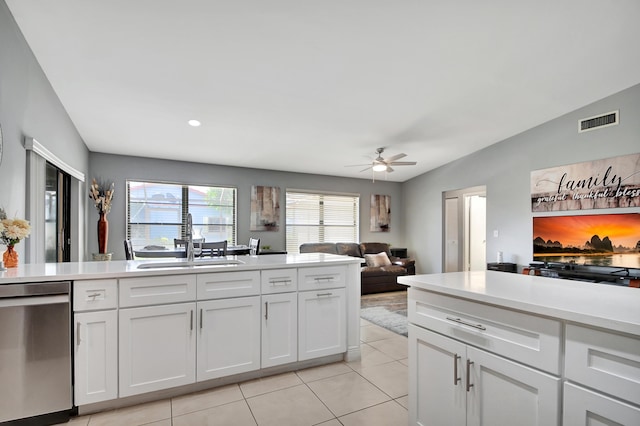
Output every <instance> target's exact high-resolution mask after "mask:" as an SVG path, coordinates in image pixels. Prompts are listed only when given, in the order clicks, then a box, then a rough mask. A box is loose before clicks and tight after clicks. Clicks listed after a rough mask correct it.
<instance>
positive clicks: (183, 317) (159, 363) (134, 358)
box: [119, 303, 196, 397]
mask: <svg viewBox="0 0 640 426" xmlns="http://www.w3.org/2000/svg"><path fill="white" fill-rule="evenodd" d="M195 308H196V305H195V303H182V304H177V305H160V306H150V307H145V308H131V309H121V310H120V314H119V317H120V324H119V329H120V397H125V396H130V395H136V394H140V393H145V392H151V391H156V390H160V389H166V388H170V387H173V386H180V385H186V384H189V383H193V382H195V377H196V370H195V349H196V330H195Z"/></svg>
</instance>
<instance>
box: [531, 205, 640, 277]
mask: <svg viewBox="0 0 640 426" xmlns="http://www.w3.org/2000/svg"><path fill="white" fill-rule="evenodd" d="M533 257H534V260H536V261H543V262H562V263H565V262H575V263H576V264H579V265H593V266H614V267H621V268H640V213H626V214H603V215H579V216H578V215H574V216H552V217H534V218H533Z"/></svg>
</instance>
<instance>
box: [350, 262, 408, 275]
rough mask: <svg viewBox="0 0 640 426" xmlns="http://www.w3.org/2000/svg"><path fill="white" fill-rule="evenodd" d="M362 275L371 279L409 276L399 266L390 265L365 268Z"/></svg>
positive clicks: (361, 269) (361, 271)
mask: <svg viewBox="0 0 640 426" xmlns="http://www.w3.org/2000/svg"><path fill="white" fill-rule="evenodd" d="M360 273H361V274H362V276H363V277H364V276H366V277H368V278H370V277H379V276H380V277H382V276H398V275H407V271H406V270H405V269H404V268H403V267H402V266H398V265H389V266H383V267H379V266H363V267H362V268H360Z"/></svg>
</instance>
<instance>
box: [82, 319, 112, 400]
mask: <svg viewBox="0 0 640 426" xmlns="http://www.w3.org/2000/svg"><path fill="white" fill-rule="evenodd" d="M74 318H75V328H74V330H75V336H74V338H75V357H74V367H75V387H74V392H75V405H83V404H91V403H94V402H100V401H107V400H109V399H115V398H117V397H118V328H117V327H118V312H117V311H115V310H112V311H97V312H87V313H81V314H75V315H74Z"/></svg>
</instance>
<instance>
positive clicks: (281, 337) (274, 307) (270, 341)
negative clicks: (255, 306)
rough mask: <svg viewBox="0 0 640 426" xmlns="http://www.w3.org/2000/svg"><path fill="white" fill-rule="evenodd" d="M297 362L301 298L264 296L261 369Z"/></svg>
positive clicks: (275, 295) (277, 295)
mask: <svg viewBox="0 0 640 426" xmlns="http://www.w3.org/2000/svg"><path fill="white" fill-rule="evenodd" d="M297 360H298V295H297V294H296V293H279V294H269V295H266V296H262V368H266V367H273V366H274V365H280V364H286V363H289V362H295V361H297Z"/></svg>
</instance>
